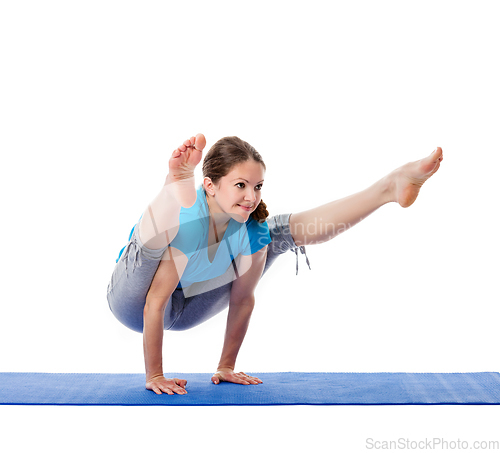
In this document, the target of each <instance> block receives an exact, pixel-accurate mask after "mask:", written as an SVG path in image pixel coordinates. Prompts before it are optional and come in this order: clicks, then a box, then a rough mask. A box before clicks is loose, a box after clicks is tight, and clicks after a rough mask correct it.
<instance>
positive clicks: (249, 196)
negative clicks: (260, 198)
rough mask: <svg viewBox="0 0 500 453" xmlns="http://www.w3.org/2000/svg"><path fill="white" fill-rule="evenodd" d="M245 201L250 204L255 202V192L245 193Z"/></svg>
mask: <svg viewBox="0 0 500 453" xmlns="http://www.w3.org/2000/svg"><path fill="white" fill-rule="evenodd" d="M245 200H248V201H251V202H254V201H255V200H257V196H256V195H255V192H254V191H253V190H249V191H247V193H246V194H245Z"/></svg>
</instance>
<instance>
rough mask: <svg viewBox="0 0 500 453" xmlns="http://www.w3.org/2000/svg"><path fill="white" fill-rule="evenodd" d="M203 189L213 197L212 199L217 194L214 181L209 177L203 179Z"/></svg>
mask: <svg viewBox="0 0 500 453" xmlns="http://www.w3.org/2000/svg"><path fill="white" fill-rule="evenodd" d="M203 187H204V189H205V192H206V193H207V194H209V195H212V197H213V196H214V194H215V192H214V183H213V182H212V180H211V179H210V178H209V177H208V176H205V177H204V178H203Z"/></svg>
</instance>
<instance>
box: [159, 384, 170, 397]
mask: <svg viewBox="0 0 500 453" xmlns="http://www.w3.org/2000/svg"><path fill="white" fill-rule="evenodd" d="M158 387H159V389H160V390H161V391H162V392H163V393H168V394H169V395H173V394H174V393H173V392H172V390H170V389H169V388H168V387H166V386H165V385H159V386H158Z"/></svg>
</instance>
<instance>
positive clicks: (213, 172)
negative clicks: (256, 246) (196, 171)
mask: <svg viewBox="0 0 500 453" xmlns="http://www.w3.org/2000/svg"><path fill="white" fill-rule="evenodd" d="M250 159H253V160H254V161H255V162H259V163H260V164H262V165H263V167H264V170H265V169H266V165H265V164H264V161H263V160H262V156H261V155H260V154H259V153H258V152H257V150H256V149H255V148H254V147H253V146H251V145H250V144H248V143H247V142H245V141H243V140H241V138H238V137H235V136H232V137H224V138H221V139H220V140H218V141H217V142H215V143H214V144H213V146H212V147H211V148H210V150H209V151H208V153H207V154H206V155H205V159H203V167H202V170H203V177H204V178H205V177H209V178H210V179H211V180H212V182H213V183H214V184H217V183H218V182H219V180H220V179H221V178H222V177H224V176H226V175H227V174H228V173H229V172H230V171H231V169H232V168H233V167H234V166H235V165H237V164H241V163H243V162H246V161H247V160H250ZM268 216H269V212H267V206H266V203H264V202H263V201H262V199H261V200H260V203H259V205H258V206H257V208H256V209H255V210H254V211H253V212H252V217H253V218H254V219H255V220H256V221H257V222H259V223H262V222H264V221H265V220H266V219H267V217H268Z"/></svg>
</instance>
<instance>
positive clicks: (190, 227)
mask: <svg viewBox="0 0 500 453" xmlns="http://www.w3.org/2000/svg"><path fill="white" fill-rule="evenodd" d="M196 195H197V197H196V202H195V204H194V205H193V206H191V207H190V208H181V211H180V214H179V231H178V232H177V235H176V236H175V238H174V240H173V241H172V242H171V243H170V246H171V247H175V248H176V249H178V250H180V251H181V252H182V253H184V254H185V255H186V256H187V258H188V263H187V265H186V268H185V270H184V273H183V274H182V276H181V279H180V282H179V284H178V286H177V287H178V288H181V287H187V286H189V285H191V284H192V283H194V282H201V281H205V280H210V279H212V278H215V277H218V276H220V275H222V274H224V273H225V272H226V270H227V269H228V267H229V266H230V265H231V261H232V260H233V259H234V258H235V257H237V256H238V255H239V254H240V253H241V254H242V255H252V254H254V253H255V252H257V251H258V250H260V249H261V248H262V247H264V246H265V245H267V244H269V243H270V242H271V235H270V233H269V227H268V225H267V222H266V221H265V222H263V223H259V222H257V221H256V220H255V219H254V218H253V217H252V216H250V218H249V219H248V220H247V221H246V222H245V223H240V222H237V221H236V220H234V219H230V220H229V223H228V225H227V228H226V231H225V233H224V236H223V238H222V239H221V238H219V239H220V243H219V244H215V245H213V246H212V247H217V251H216V253H215V256H214V258H213V262H210V261H209V259H208V247H207V244H208V230H209V220H210V212H209V210H208V204H207V200H206V197H205V191H204V189H203V185H200V186H199V188H198V189H197V191H196ZM141 217H142V215H141ZM139 220H140V218H139ZM138 224H139V222H137V223H136V224H135V225H134V227H133V228H132V231H131V232H130V235H129V241H130V239H131V238H132V234H133V232H134V229H135V228H136V227H137V225H138ZM125 247H126V246H125ZM125 247H123V248H122V249H121V250H120V254H119V255H118V259H117V260H116V262H118V260H119V259H120V257H121V255H122V253H123V250H125Z"/></svg>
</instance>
